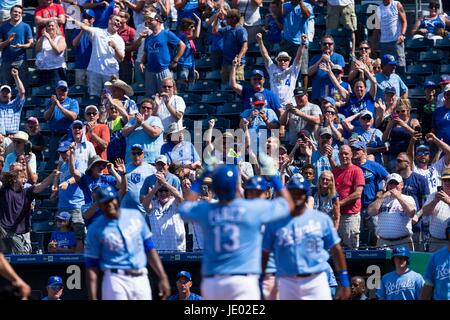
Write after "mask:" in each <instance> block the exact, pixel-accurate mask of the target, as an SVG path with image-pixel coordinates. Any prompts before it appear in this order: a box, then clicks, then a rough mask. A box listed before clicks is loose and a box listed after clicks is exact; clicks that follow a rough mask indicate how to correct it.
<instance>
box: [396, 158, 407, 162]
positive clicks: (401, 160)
mask: <svg viewBox="0 0 450 320" xmlns="http://www.w3.org/2000/svg"><path fill="white" fill-rule="evenodd" d="M396 161H397V162H398V163H402V162H408V163H409V161H408V160H403V159H396Z"/></svg>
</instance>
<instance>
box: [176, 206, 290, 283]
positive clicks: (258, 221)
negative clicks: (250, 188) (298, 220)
mask: <svg viewBox="0 0 450 320" xmlns="http://www.w3.org/2000/svg"><path fill="white" fill-rule="evenodd" d="M188 208H190V209H188ZM186 209H188V210H186ZM180 214H181V216H182V218H183V219H185V220H192V221H196V222H198V223H199V224H200V225H201V227H202V230H203V234H204V238H205V247H204V253H203V265H202V273H203V275H204V276H212V275H231V274H259V273H261V242H262V233H261V225H262V224H264V223H267V222H269V221H273V220H277V219H280V218H283V217H285V216H287V215H289V208H288V204H287V201H286V200H284V199H283V198H278V199H275V200H271V201H269V200H260V199H258V200H245V199H235V200H233V201H232V202H230V203H228V204H226V205H222V204H220V203H215V204H211V203H206V202H197V203H190V204H186V206H185V207H183V205H182V206H181V207H180Z"/></svg>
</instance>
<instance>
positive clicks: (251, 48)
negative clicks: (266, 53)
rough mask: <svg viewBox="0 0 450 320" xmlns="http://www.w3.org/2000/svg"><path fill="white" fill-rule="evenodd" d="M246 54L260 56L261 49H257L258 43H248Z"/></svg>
mask: <svg viewBox="0 0 450 320" xmlns="http://www.w3.org/2000/svg"><path fill="white" fill-rule="evenodd" d="M246 55H248V56H250V57H256V56H260V55H261V51H259V44H258V43H256V42H255V43H251V44H249V46H248V50H247V53H246Z"/></svg>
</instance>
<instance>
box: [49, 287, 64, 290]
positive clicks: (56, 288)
mask: <svg viewBox="0 0 450 320" xmlns="http://www.w3.org/2000/svg"><path fill="white" fill-rule="evenodd" d="M48 287H49V288H50V289H52V290H56V291H59V290H61V289H62V288H63V286H48Z"/></svg>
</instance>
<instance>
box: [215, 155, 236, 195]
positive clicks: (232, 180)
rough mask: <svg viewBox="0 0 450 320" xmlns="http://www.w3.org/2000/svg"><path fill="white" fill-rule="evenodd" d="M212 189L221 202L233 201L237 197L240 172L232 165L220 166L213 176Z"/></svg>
mask: <svg viewBox="0 0 450 320" xmlns="http://www.w3.org/2000/svg"><path fill="white" fill-rule="evenodd" d="M212 180H213V182H212V189H213V191H214V193H215V194H216V195H217V197H218V198H219V200H224V201H231V200H233V199H234V198H235V197H236V191H237V188H238V186H237V183H238V181H239V170H238V168H237V166H235V165H231V164H225V165H220V166H219V167H217V168H216V169H215V170H214V173H213V175H212Z"/></svg>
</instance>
